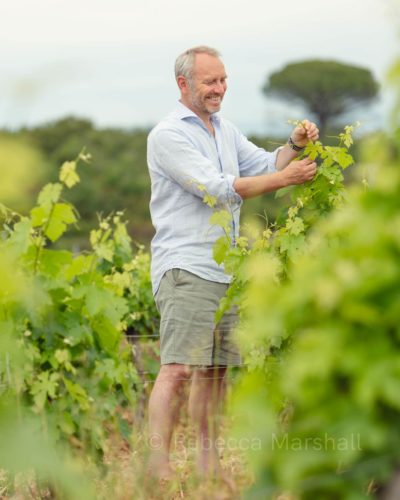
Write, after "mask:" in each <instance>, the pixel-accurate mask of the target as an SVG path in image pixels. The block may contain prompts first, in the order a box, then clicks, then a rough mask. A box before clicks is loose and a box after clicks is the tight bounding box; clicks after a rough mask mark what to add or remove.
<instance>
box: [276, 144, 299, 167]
mask: <svg viewBox="0 0 400 500" xmlns="http://www.w3.org/2000/svg"><path fill="white" fill-rule="evenodd" d="M298 155H299V153H298V152H297V151H294V150H293V149H292V148H291V147H290V146H289V144H286V145H285V146H283V148H282V149H280V150H279V151H278V154H277V156H276V169H277V170H282V169H283V168H285V167H287V166H288V165H289V163H290V162H291V161H293V160H295V159H296V158H297V157H298Z"/></svg>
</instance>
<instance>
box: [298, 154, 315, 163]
mask: <svg viewBox="0 0 400 500" xmlns="http://www.w3.org/2000/svg"><path fill="white" fill-rule="evenodd" d="M300 163H301V164H302V165H311V163H314V160H311V158H309V157H308V156H307V157H306V158H303V159H302V160H300Z"/></svg>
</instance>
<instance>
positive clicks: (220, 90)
mask: <svg viewBox="0 0 400 500" xmlns="http://www.w3.org/2000/svg"><path fill="white" fill-rule="evenodd" d="M225 90H226V88H225V85H224V83H223V82H216V83H215V85H214V91H215V92H218V94H223V93H224V92H225Z"/></svg>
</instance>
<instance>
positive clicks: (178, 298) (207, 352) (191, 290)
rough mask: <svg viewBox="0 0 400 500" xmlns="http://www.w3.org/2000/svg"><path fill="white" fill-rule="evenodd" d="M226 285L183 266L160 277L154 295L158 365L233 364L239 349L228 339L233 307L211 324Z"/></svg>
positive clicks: (234, 322) (233, 316) (235, 315)
mask: <svg viewBox="0 0 400 500" xmlns="http://www.w3.org/2000/svg"><path fill="white" fill-rule="evenodd" d="M228 286H229V285H228V284H225V283H216V282H214V281H209V280H205V279H203V278H200V277H199V276H196V275H195V274H192V273H190V272H188V271H185V270H183V269H171V270H169V271H167V272H166V273H165V274H164V276H163V277H162V280H161V283H160V286H159V288H158V291H157V293H156V296H155V301H156V305H157V308H158V310H159V312H160V315H161V323H160V341H161V344H160V353H161V364H162V365H165V364H169V363H179V364H184V365H196V366H216V365H221V366H228V365H231V366H237V365H240V364H241V359H240V355H239V350H238V348H237V346H236V344H235V342H234V341H233V339H232V330H233V328H234V326H235V324H236V323H237V319H238V316H237V313H236V310H235V309H234V308H233V309H232V310H230V311H228V312H227V313H225V314H224V316H223V317H222V319H221V321H220V322H219V323H218V325H215V319H214V317H215V311H216V310H217V308H218V305H219V302H220V299H221V298H222V297H223V296H224V295H225V293H226V290H227V288H228Z"/></svg>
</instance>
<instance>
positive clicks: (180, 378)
mask: <svg viewBox="0 0 400 500" xmlns="http://www.w3.org/2000/svg"><path fill="white" fill-rule="evenodd" d="M190 376H191V371H190V368H189V367H188V366H186V365H181V364H175V363H174V364H168V365H162V366H161V368H160V372H159V374H158V376H157V380H156V382H155V384H154V387H153V390H152V392H151V395H150V400H149V445H150V457H149V464H148V465H149V470H150V473H151V474H153V475H155V476H157V477H159V478H160V479H161V478H163V479H169V478H170V477H171V476H172V469H171V467H170V463H169V452H170V445H171V438H172V433H173V430H174V427H175V424H176V422H177V420H178V414H179V409H180V407H181V405H182V392H183V390H184V384H185V383H186V382H187V381H188V380H190Z"/></svg>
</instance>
